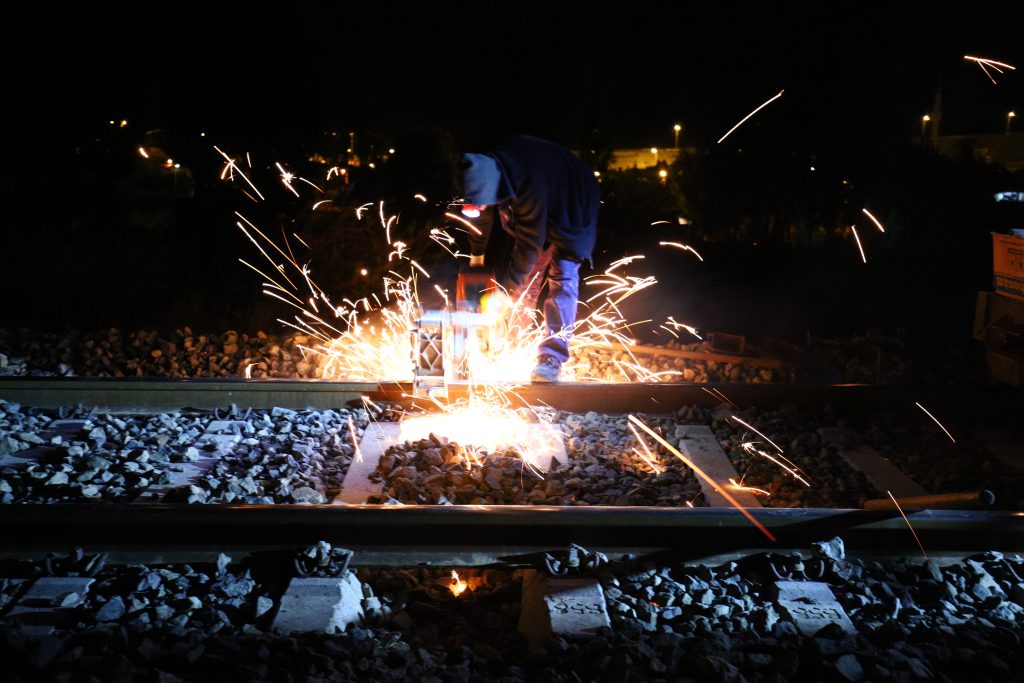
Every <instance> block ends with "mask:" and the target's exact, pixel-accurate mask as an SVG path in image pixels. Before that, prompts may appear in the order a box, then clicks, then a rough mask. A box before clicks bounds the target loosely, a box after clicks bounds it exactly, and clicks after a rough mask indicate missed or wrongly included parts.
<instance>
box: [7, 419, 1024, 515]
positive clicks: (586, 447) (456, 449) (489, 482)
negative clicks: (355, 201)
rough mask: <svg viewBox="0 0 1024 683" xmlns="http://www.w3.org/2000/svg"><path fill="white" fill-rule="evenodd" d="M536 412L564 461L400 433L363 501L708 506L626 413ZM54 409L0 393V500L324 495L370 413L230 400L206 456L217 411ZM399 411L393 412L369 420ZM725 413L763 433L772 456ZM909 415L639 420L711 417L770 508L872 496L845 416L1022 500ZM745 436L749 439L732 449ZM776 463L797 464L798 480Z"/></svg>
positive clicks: (1017, 476)
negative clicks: (18, 458) (230, 429)
mask: <svg viewBox="0 0 1024 683" xmlns="http://www.w3.org/2000/svg"><path fill="white" fill-rule="evenodd" d="M538 414H539V415H540V416H541V419H544V420H546V421H548V422H551V423H554V424H555V425H556V426H557V427H558V429H560V430H561V432H562V435H563V443H564V445H565V448H566V454H567V456H568V462H567V463H566V464H564V465H559V464H557V463H556V464H555V466H554V467H553V468H552V469H551V471H549V472H546V473H543V476H542V475H540V474H538V473H536V472H533V471H531V470H530V469H529V468H527V467H524V465H523V460H522V459H521V458H520V457H519V454H518V453H516V452H515V451H514V449H509V450H508V451H505V452H498V453H486V452H479V453H477V456H476V457H477V458H478V459H479V461H480V463H481V465H480V466H476V465H474V466H472V467H469V466H467V462H468V461H467V459H466V457H465V456H464V452H465V449H464V447H466V448H470V449H471V450H474V451H475V450H476V449H473V444H469V443H467V444H459V443H449V442H448V440H447V439H445V438H444V437H434V439H435V440H429V439H428V440H423V441H419V442H414V443H404V444H399V445H397V446H394V447H392V448H391V449H390V450H389V451H388V452H387V453H386V454H385V455H384V456H383V457H382V459H381V462H380V464H379V466H378V468H377V470H376V472H375V477H376V480H377V481H381V482H383V484H384V488H383V491H382V493H381V495H380V496H379V497H376V498H372V499H371V500H370V502H378V503H387V502H401V503H406V504H412V503H416V504H442V505H443V504H499V505H530V504H533V505H653V506H672V507H682V506H686V505H690V506H702V505H705V502H704V499H703V496H702V495H700V486H699V482H698V480H697V479H696V478H695V477H694V475H693V473H692V472H691V471H690V470H689V469H688V468H687V467H686V466H685V465H684V464H683V463H682V462H680V461H679V460H678V459H677V458H675V457H674V456H672V455H671V454H669V453H667V452H666V451H665V449H663V448H662V447H661V446H660V445H658V444H657V443H655V442H654V441H653V440H652V439H648V440H647V443H648V447H649V448H650V451H651V453H652V456H653V458H654V466H652V465H651V464H649V463H647V462H645V461H644V460H643V459H642V458H641V457H640V456H639V455H638V454H637V452H636V449H639V443H638V442H637V440H636V438H635V436H634V435H633V434H632V433H631V432H630V431H629V430H628V422H627V420H626V419H625V418H624V417H623V416H616V415H603V414H598V413H593V412H591V413H586V414H576V413H569V412H565V411H554V410H550V409H545V410H541V411H539V413H538ZM63 415H65V416H68V417H72V418H76V419H79V420H84V426H83V428H82V430H81V431H80V432H79V433H77V434H74V435H68V434H67V433H63V434H62V435H61V434H57V433H56V432H55V431H54V430H53V427H52V425H53V423H54V421H55V420H56V419H58V417H59V415H57V414H55V413H53V412H50V411H42V410H38V409H34V408H26V407H22V406H19V405H17V404H14V403H9V402H5V401H3V400H0V456H3V455H7V454H11V453H18V452H21V451H25V450H29V452H31V453H33V454H35V455H36V456H37V457H36V459H34V460H31V461H28V462H27V463H23V464H11V465H7V466H0V503H66V502H86V501H107V502H118V503H126V502H130V501H132V500H135V499H137V498H138V497H139V496H140V495H143V494H145V495H144V499H146V500H153V501H155V500H158V499H160V498H161V496H162V497H163V498H162V499H163V500H165V501H167V502H183V503H195V504H201V503H236V504H241V503H249V504H274V503H324V502H328V501H330V500H331V499H332V498H333V497H334V496H335V495H336V494H337V493H338V491H339V490H340V489H341V486H342V482H343V480H344V477H345V475H346V473H347V472H348V467H349V464H350V463H351V461H352V458H353V457H354V454H355V450H354V447H353V440H356V441H358V439H360V438H361V436H362V434H363V430H364V429H365V428H366V427H367V426H368V424H369V422H370V420H371V416H370V415H369V414H368V413H367V411H366V410H364V409H362V408H360V409H338V410H323V411H316V410H306V411H293V410H287V409H282V408H275V409H273V410H271V411H248V412H247V413H245V414H239V413H238V412H235V413H234V414H232V413H231V412H230V411H227V412H226V414H225V415H223V416H222V417H224V418H225V419H227V420H228V421H232V422H236V423H237V424H238V425H239V432H240V434H239V438H240V441H239V442H238V444H237V445H235V446H234V447H233V448H231V449H230V450H229V451H228V452H226V453H223V454H219V455H218V454H217V453H212V452H207V451H203V450H201V448H211V447H212V446H203V445H202V442H199V444H198V447H197V446H196V445H193V444H196V443H197V439H199V438H200V436H201V435H203V434H204V432H205V431H206V429H207V427H209V425H210V423H211V422H212V421H213V420H215V419H217V418H218V416H217V415H214V414H210V413H200V414H191V413H165V414H159V415H134V416H133V415H106V414H102V413H97V412H95V411H86V410H85V409H83V408H76V409H72V410H65V411H63ZM400 416H401V412H400V411H396V410H392V409H390V408H389V409H387V410H385V412H384V413H383V414H379V415H376V416H375V417H374V419H377V420H385V421H386V420H394V419H398V418H399V417H400ZM731 416H735V417H737V418H739V419H741V420H743V421H744V422H747V423H748V424H750V425H752V426H753V427H755V428H756V429H757V430H759V431H761V432H763V433H764V434H765V435H766V436H767V437H768V438H769V439H771V441H773V442H774V443H776V444H778V445H779V446H780V447H781V448H782V450H783V454H782V455H780V454H778V453H777V452H776V451H775V450H774V448H772V447H771V446H770V445H769V444H767V443H765V442H764V440H763V439H762V437H760V436H759V435H757V434H755V433H754V432H752V431H751V430H750V429H748V428H747V427H746V426H744V425H742V424H740V423H739V422H737V421H736V420H735V419H733V418H732V417H731ZM911 417H912V418H914V419H917V418H920V419H919V420H918V421H917V422H914V421H913V420H908V418H907V416H906V415H903V416H901V415H890V414H883V415H871V416H855V417H853V418H850V419H847V418H843V417H839V416H838V415H837V413H836V411H835V410H834V409H832V407H831V406H827V405H826V406H823V407H822V408H821V410H819V411H815V410H802V411H798V410H796V409H795V408H793V407H792V406H783V407H781V408H779V409H777V410H763V409H758V408H750V409H746V410H742V411H738V410H733V409H729V408H728V407H727V406H724V405H722V406H719V407H718V408H716V409H714V410H708V409H705V408H701V407H699V406H684V407H682V408H680V409H679V410H678V411H676V412H675V414H674V415H673V416H672V417H657V418H655V417H646V418H645V420H646V421H647V423H648V424H650V425H651V426H652V428H654V429H657V430H659V431H660V432H661V433H662V434H663V435H664V436H665V437H666V439H667V440H668V441H669V442H670V443H673V444H675V443H677V441H678V440H677V439H676V438H675V432H676V427H677V426H678V425H683V424H704V425H709V426H710V427H711V428H712V430H713V431H714V433H715V434H716V436H717V438H718V440H719V442H720V443H721V445H722V448H723V449H724V450H725V452H726V453H727V455H728V457H729V458H730V460H731V461H732V463H733V466H734V467H735V468H736V470H737V472H738V473H739V475H740V480H739V481H740V483H741V484H743V485H746V486H750V487H756V488H758V489H762V490H764V491H767V492H768V495H762V494H758V495H759V500H760V501H761V504H762V505H764V506H767V507H852V508H857V507H861V506H862V505H863V502H864V500H865V499H869V498H878V497H884V495H885V493H884V492H879V491H876V490H875V489H874V488H873V487H872V486H871V485H870V484H869V483H868V482H867V480H866V478H865V477H864V475H862V474H861V473H860V472H858V471H856V470H854V469H853V468H851V467H850V466H849V465H847V464H846V462H845V461H844V460H843V459H842V458H841V457H840V456H839V455H838V451H837V449H836V448H835V447H833V446H831V445H828V444H827V443H825V442H824V439H823V438H822V436H821V432H820V431H819V430H821V429H822V428H823V427H841V428H843V427H845V428H847V429H848V431H849V433H850V434H852V435H853V436H854V438H855V439H858V440H859V441H860V442H861V443H863V444H866V445H869V446H872V447H873V448H875V449H876V450H877V451H878V452H879V453H880V454H882V455H883V456H884V457H886V458H888V459H889V460H890V461H891V462H892V463H893V464H894V465H895V466H896V467H898V468H899V469H901V470H903V471H904V472H905V473H906V474H907V475H908V476H910V477H911V478H912V479H914V480H915V481H917V482H918V483H919V484H921V485H922V486H923V487H924V488H925V489H926V490H928V491H930V492H932V493H944V492H956V491H968V490H975V489H978V488H987V489H990V490H992V491H994V492H995V494H996V506H997V507H998V508H999V509H1024V493H1022V492H1024V475H1022V474H1021V473H1016V472H1013V471H1008V470H1007V468H1006V467H1005V466H1004V465H1003V464H1002V463H1001V462H1000V461H998V460H996V459H995V458H994V456H992V455H991V454H989V453H988V451H987V450H985V449H984V448H983V447H982V446H980V445H979V444H977V443H975V442H973V441H971V438H970V432H969V431H968V430H966V429H965V430H964V434H963V435H962V436H961V438H960V439H958V441H957V443H956V445H953V444H952V443H950V441H949V440H948V438H946V437H945V435H944V434H943V433H942V432H941V430H939V428H938V427H937V426H935V425H934V423H933V422H931V421H930V419H928V418H927V417H926V416H924V415H923V413H922V414H921V415H920V416H918V415H917V414H916V413H913V412H912V413H911ZM952 426H953V427H954V428H957V427H959V426H960V425H958V424H955V423H954V424H953V425H952ZM352 427H354V428H355V434H353V433H352V432H351V428H352ZM55 434H56V435H55ZM751 442H754V448H756V449H757V450H755V451H752V450H750V449H749V446H748V447H746V448H745V447H744V445H743V444H749V443H751ZM214 456H216V458H215V459H211V458H214ZM769 456H770V457H769ZM783 458H785V459H783ZM193 463H194V464H195V466H196V467H199V468H200V470H202V472H201V473H200V474H199V476H197V477H195V478H193V479H192V480H191V482H190V483H189V484H188V485H180V483H179V482H180V479H181V475H179V474H178V473H180V472H182V471H184V470H188V469H190V468H191V467H192V465H193ZM783 464H785V465H786V466H787V467H795V468H797V472H798V473H799V474H800V475H801V476H802V477H803V478H804V479H805V480H806V481H808V482H809V483H810V486H805V485H804V484H803V483H802V482H801V481H800V480H798V479H797V478H796V477H795V476H794V474H793V473H791V472H788V471H787V470H786V468H785V467H784V466H783ZM655 466H656V467H655ZM154 491H156V492H157V493H156V494H154ZM154 496H155V497H154Z"/></svg>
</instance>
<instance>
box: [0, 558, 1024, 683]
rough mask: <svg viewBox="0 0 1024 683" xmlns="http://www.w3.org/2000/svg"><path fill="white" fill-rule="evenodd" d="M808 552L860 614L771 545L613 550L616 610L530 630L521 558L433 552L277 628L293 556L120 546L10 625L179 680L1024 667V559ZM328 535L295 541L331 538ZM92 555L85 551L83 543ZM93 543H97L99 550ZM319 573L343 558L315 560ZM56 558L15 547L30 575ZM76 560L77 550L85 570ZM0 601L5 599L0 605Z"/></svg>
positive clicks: (39, 673)
mask: <svg viewBox="0 0 1024 683" xmlns="http://www.w3.org/2000/svg"><path fill="white" fill-rule="evenodd" d="M815 546H816V547H815V548H814V550H812V551H805V552H803V553H801V558H800V562H801V563H802V564H803V565H804V566H805V567H811V566H814V567H819V568H820V569H821V570H822V578H823V580H824V581H826V582H827V583H828V584H829V586H830V588H831V590H832V592H833V594H834V595H835V596H836V598H837V600H838V601H839V603H840V604H841V605H842V606H843V607H844V609H845V611H846V612H847V614H848V615H849V617H850V620H851V621H852V623H853V625H854V627H855V628H856V630H857V633H856V634H855V635H847V634H845V633H844V632H843V631H842V630H841V629H839V628H836V627H833V626H826V627H825V628H823V629H821V630H819V631H818V632H817V633H815V634H813V635H804V634H802V633H801V632H800V631H799V629H798V627H797V624H796V622H794V621H793V620H792V619H791V618H790V617H789V615H788V614H787V613H786V611H785V610H784V609H782V608H780V607H778V606H777V604H776V603H775V602H774V596H773V585H772V582H773V580H774V579H773V577H771V575H770V573H769V566H770V563H774V564H775V565H776V566H786V565H788V566H789V567H790V568H792V569H796V561H795V560H796V558H792V557H782V556H778V555H766V554H758V555H751V556H749V557H747V558H745V559H743V560H741V561H739V562H730V563H727V564H725V565H720V566H707V565H699V564H698V565H692V564H691V565H686V564H679V563H666V562H661V563H641V562H637V561H635V560H630V559H629V558H622V559H619V558H613V561H612V562H611V563H610V564H606V565H604V566H602V567H600V568H599V569H598V570H597V574H596V575H597V577H598V578H599V579H600V582H601V584H602V586H603V589H604V592H605V597H606V601H607V604H608V606H609V611H610V613H611V618H612V627H611V629H602V630H600V631H599V632H598V633H597V634H595V635H592V636H586V637H581V638H562V637H558V636H553V637H549V638H546V639H543V640H541V641H540V642H537V643H533V644H531V643H530V642H529V641H528V640H527V639H526V638H525V637H524V636H523V635H522V634H520V633H519V632H518V631H517V622H518V618H519V612H520V595H521V589H520V575H519V574H518V573H513V572H512V571H510V570H508V569H505V568H491V569H484V570H480V569H469V570H460V576H461V577H462V578H463V579H464V580H466V581H467V582H468V584H469V586H470V588H469V589H468V590H467V591H466V592H465V593H463V594H462V595H461V596H459V597H456V596H454V595H453V594H452V593H451V592H450V591H449V590H448V589H447V585H448V582H449V578H448V577H449V573H448V571H447V570H441V569H438V568H425V567H418V568H377V569H366V568H363V569H359V570H358V572H357V575H358V578H359V579H360V580H361V581H362V583H363V595H364V599H363V600H362V605H361V606H362V607H363V609H364V611H365V614H366V616H365V617H364V618H363V620H362V621H361V623H356V624H353V625H351V626H349V627H348V628H347V629H346V630H345V631H344V632H343V633H336V634H333V635H328V634H305V635H296V636H287V637H286V636H281V635H275V634H273V633H272V632H270V630H269V629H270V624H271V623H272V620H273V616H274V613H275V611H276V609H277V607H278V604H279V602H278V601H279V598H280V595H281V592H282V591H283V588H284V585H285V584H286V582H287V579H288V577H289V574H288V573H287V572H285V571H283V570H282V567H287V566H289V562H287V561H286V560H287V558H283V557H282V558H264V560H263V561H262V563H260V562H257V561H255V560H247V561H245V562H240V563H236V562H233V561H232V559H231V558H228V557H226V556H221V557H220V558H219V560H218V562H217V563H216V564H214V563H210V564H208V565H200V564H196V565H193V566H188V565H151V566H146V565H129V566H107V567H104V568H103V569H102V570H101V571H100V572H99V573H98V575H97V576H96V579H97V583H96V584H95V586H94V588H93V590H92V591H91V592H90V593H89V595H88V596H87V598H86V599H84V600H81V599H79V600H78V601H77V602H76V601H75V600H73V599H71V597H70V596H62V598H61V600H62V602H67V603H68V605H67V606H69V607H71V608H72V610H73V613H72V618H71V623H70V625H69V626H68V627H67V628H65V629H63V630H60V631H58V632H56V633H55V634H54V635H52V636H48V637H45V638H43V639H41V640H38V641H30V640H28V639H26V638H25V637H24V636H23V634H22V632H21V628H20V624H18V623H17V621H4V622H3V623H2V625H0V658H2V661H3V662H4V669H3V670H4V679H5V680H9V681H12V682H21V681H37V680H43V679H45V680H60V681H72V680H104V681H107V680H155V681H161V682H162V683H173V682H175V681H185V680H188V681H250V680H268V681H269V680H274V681H278V680H283V681H309V682H314V681H326V680H358V681H382V682H390V681H396V682H397V681H408V680H421V681H430V682H431V683H434V682H437V683H440V682H458V683H468V682H469V681H509V682H512V681H539V680H543V681H553V682H557V683H561V682H566V683H569V682H577V681H634V680H635V681H657V682H661V681H684V682H688V681H705V682H711V681H736V682H739V681H749V682H750V683H755V682H758V681H771V682H778V681H801V682H803V681H813V682H820V681H879V682H886V683H888V682H904V681H917V680H922V681H924V680H928V681H933V680H934V681H967V680H969V681H977V682H979V683H980V682H982V681H1016V680H1020V674H1019V670H1020V665H1021V663H1022V654H1021V653H1022V649H1021V640H1020V639H1021V636H1020V624H1021V621H1022V619H1024V616H1022V615H1024V581H1022V579H1021V576H1022V575H1024V560H1022V559H1021V558H1019V557H1003V556H1002V555H1001V554H999V553H996V552H988V553H984V554H982V555H978V556H975V557H972V558H969V559H966V560H964V561H962V562H956V563H953V564H950V565H948V566H940V565H939V564H937V563H935V562H930V561H922V560H921V559H920V558H919V557H915V558H908V559H903V560H896V561H886V562H876V561H861V560H847V559H845V558H844V556H843V548H842V542H841V541H840V540H839V539H832V540H831V541H829V542H827V543H821V544H815ZM338 550H340V549H331V548H330V546H328V545H327V544H325V543H320V544H318V545H317V546H314V547H313V548H310V549H307V550H306V551H303V552H301V553H298V555H299V557H300V558H302V557H307V558H310V559H311V560H315V558H316V557H318V556H324V555H327V556H328V557H330V558H334V557H336V556H335V555H334V553H336V551H338ZM79 556H80V554H79ZM88 559H89V558H83V560H88ZM313 564H317V565H319V566H320V567H321V570H320V571H319V572H318V573H320V574H327V575H331V574H333V573H335V572H337V571H339V564H338V563H337V562H333V561H330V562H327V563H326V564H321V563H320V562H315V561H314V562H313ZM42 565H43V563H42V562H29V561H17V562H15V561H5V562H3V563H0V575H3V576H8V577H12V578H17V579H18V580H19V581H21V582H22V583H21V585H24V584H27V582H28V580H30V579H32V578H33V577H35V576H39V575H40V574H42V573H43V566H42ZM79 565H81V563H80V562H77V563H76V562H66V563H63V566H62V569H63V570H64V572H65V573H66V574H70V575H74V574H77V573H78V572H77V571H75V569H76V568H77V566H79ZM0 617H2V615H0Z"/></svg>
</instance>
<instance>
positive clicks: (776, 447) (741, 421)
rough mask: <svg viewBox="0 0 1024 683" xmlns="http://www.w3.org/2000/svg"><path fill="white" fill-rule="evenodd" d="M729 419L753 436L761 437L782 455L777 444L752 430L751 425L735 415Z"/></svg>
mask: <svg viewBox="0 0 1024 683" xmlns="http://www.w3.org/2000/svg"><path fill="white" fill-rule="evenodd" d="M729 402H730V403H732V401H729ZM729 417H730V419H733V420H736V421H737V422H739V423H740V424H741V425H743V426H744V427H746V428H747V429H749V430H750V431H752V432H754V433H755V434H757V435H758V436H759V437H761V438H762V439H764V440H765V441H767V442H768V443H770V444H771V445H772V446H774V447H775V450H777V451H778V452H779V453H782V449H781V448H779V445H778V444H777V443H775V442H774V441H772V440H771V439H769V438H768V437H767V436H765V435H764V434H762V433H761V432H759V431H757V430H756V429H754V426H753V425H751V424H749V423H747V422H744V421H743V420H741V419H740V418H738V417H736V416H735V415H730V416H729Z"/></svg>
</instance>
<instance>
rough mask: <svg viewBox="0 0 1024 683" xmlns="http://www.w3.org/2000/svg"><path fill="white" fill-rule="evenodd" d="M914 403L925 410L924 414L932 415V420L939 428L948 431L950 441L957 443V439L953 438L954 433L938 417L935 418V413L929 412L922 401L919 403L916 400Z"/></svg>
mask: <svg viewBox="0 0 1024 683" xmlns="http://www.w3.org/2000/svg"><path fill="white" fill-rule="evenodd" d="M914 405H916V406H917V407H918V408H920V409H921V410H923V411H924V414H925V415H927V416H928V417H930V418H931V419H932V420H934V422H935V424H937V425H939V428H940V429H942V431H944V432H946V436H948V437H949V440H950V441H952V442H953V443H956V439H954V438H953V435H952V434H950V433H949V430H948V429H946V428H945V427H943V426H942V423H941V422H939V421H938V420H937V419H935V416H934V415H932V414H931V413H929V412H928V409H927V408H925V407H924V406H923V405H921V404H920V403H917V402H915V403H914Z"/></svg>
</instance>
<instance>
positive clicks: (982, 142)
mask: <svg viewBox="0 0 1024 683" xmlns="http://www.w3.org/2000/svg"><path fill="white" fill-rule="evenodd" d="M933 143H934V144H935V148H936V149H937V150H938V151H939V153H940V154H943V155H945V156H948V157H953V158H956V159H977V160H979V161H984V162H985V163H989V164H999V165H1000V166H1005V167H1006V168H1007V170H1009V171H1012V172H1017V171H1019V170H1021V169H1024V133H1010V134H1009V135H1006V134H999V133H992V134H982V135H940V136H939V137H938V138H935V139H934V140H933Z"/></svg>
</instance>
